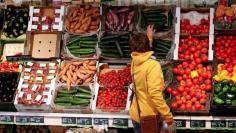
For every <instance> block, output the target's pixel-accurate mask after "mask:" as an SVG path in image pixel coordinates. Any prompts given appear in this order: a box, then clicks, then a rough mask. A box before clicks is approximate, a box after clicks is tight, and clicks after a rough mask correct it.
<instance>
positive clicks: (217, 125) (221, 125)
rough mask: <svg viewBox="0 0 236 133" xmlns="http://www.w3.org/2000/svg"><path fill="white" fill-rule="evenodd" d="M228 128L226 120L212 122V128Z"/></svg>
mask: <svg viewBox="0 0 236 133" xmlns="http://www.w3.org/2000/svg"><path fill="white" fill-rule="evenodd" d="M224 127H226V121H225V120H212V121H211V128H224Z"/></svg>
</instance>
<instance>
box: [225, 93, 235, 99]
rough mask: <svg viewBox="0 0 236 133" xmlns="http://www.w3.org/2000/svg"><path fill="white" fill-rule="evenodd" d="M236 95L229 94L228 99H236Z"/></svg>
mask: <svg viewBox="0 0 236 133" xmlns="http://www.w3.org/2000/svg"><path fill="white" fill-rule="evenodd" d="M234 97H235V95H234V94H233V93H227V94H226V98H227V99H234Z"/></svg>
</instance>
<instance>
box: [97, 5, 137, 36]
mask: <svg viewBox="0 0 236 133" xmlns="http://www.w3.org/2000/svg"><path fill="white" fill-rule="evenodd" d="M101 22H102V23H101V30H102V31H116V32H118V31H136V30H137V29H136V26H137V23H138V6H108V5H104V4H103V5H102V21H101Z"/></svg>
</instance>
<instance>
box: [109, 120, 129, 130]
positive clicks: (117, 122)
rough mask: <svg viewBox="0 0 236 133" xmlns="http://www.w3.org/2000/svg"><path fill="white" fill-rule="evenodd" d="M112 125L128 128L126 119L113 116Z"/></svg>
mask: <svg viewBox="0 0 236 133" xmlns="http://www.w3.org/2000/svg"><path fill="white" fill-rule="evenodd" d="M112 126H113V127H118V128H119V127H123V128H128V119H122V118H114V119H113V122H112Z"/></svg>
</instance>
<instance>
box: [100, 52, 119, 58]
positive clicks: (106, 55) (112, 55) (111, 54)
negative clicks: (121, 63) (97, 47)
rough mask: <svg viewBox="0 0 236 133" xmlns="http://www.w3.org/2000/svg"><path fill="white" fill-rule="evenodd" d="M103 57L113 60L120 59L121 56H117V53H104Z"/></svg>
mask: <svg viewBox="0 0 236 133" xmlns="http://www.w3.org/2000/svg"><path fill="white" fill-rule="evenodd" d="M101 56H104V57H112V58H120V55H119V54H115V53H104V52H103V53H102V54H101Z"/></svg>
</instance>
